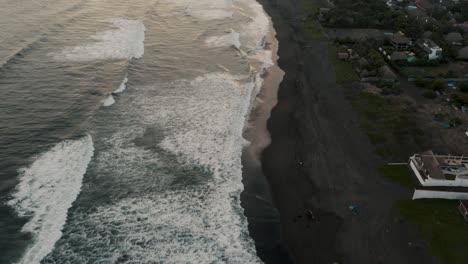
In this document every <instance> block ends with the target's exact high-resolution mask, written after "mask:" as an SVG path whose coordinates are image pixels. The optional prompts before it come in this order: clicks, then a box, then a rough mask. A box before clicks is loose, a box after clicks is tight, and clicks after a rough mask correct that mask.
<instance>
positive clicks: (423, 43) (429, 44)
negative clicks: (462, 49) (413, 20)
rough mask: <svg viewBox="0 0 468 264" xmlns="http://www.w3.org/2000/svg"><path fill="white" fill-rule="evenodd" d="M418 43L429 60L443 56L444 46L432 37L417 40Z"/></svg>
mask: <svg viewBox="0 0 468 264" xmlns="http://www.w3.org/2000/svg"><path fill="white" fill-rule="evenodd" d="M416 45H417V46H418V48H419V49H420V50H421V51H422V52H423V53H424V56H425V57H426V58H427V59H428V60H435V59H439V58H440V57H442V48H441V47H439V45H437V44H436V43H435V42H434V41H432V40H430V39H420V40H418V41H417V42H416Z"/></svg>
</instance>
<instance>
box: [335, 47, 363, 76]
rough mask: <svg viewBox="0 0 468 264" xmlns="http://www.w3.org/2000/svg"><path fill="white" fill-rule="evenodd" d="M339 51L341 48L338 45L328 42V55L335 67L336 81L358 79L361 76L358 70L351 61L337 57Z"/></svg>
mask: <svg viewBox="0 0 468 264" xmlns="http://www.w3.org/2000/svg"><path fill="white" fill-rule="evenodd" d="M338 52H339V49H338V47H337V46H335V45H334V44H332V43H329V44H328V56H329V60H330V62H331V63H332V64H333V68H334V69H335V75H336V81H337V82H338V83H343V82H350V81H358V80H359V76H358V75H357V73H356V71H354V69H353V66H352V65H351V63H349V62H347V61H341V60H339V59H338V58H337V54H338Z"/></svg>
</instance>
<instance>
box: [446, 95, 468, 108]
mask: <svg viewBox="0 0 468 264" xmlns="http://www.w3.org/2000/svg"><path fill="white" fill-rule="evenodd" d="M450 100H451V101H452V102H453V104H454V105H455V106H456V107H462V106H468V94H466V93H457V94H452V95H451V96H450Z"/></svg>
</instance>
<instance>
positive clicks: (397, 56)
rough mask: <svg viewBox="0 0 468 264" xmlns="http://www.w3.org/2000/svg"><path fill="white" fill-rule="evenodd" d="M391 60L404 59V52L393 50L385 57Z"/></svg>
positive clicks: (405, 58)
mask: <svg viewBox="0 0 468 264" xmlns="http://www.w3.org/2000/svg"><path fill="white" fill-rule="evenodd" d="M387 58H388V59H389V60H391V61H396V62H398V61H406V60H407V55H406V53H405V52H402V51H394V52H393V53H392V54H391V55H389V56H388V57H387Z"/></svg>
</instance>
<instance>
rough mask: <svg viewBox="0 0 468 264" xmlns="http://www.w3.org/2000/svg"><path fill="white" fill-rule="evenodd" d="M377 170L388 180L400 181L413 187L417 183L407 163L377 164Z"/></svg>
mask: <svg viewBox="0 0 468 264" xmlns="http://www.w3.org/2000/svg"><path fill="white" fill-rule="evenodd" d="M378 169H379V171H380V172H382V174H383V175H384V176H385V177H387V178H389V179H390V180H392V181H394V182H397V183H400V184H401V185H404V186H407V187H409V188H414V187H416V185H417V182H416V179H415V178H414V175H413V173H412V172H411V170H410V168H409V167H408V165H406V164H405V165H382V166H379V168H378Z"/></svg>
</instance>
